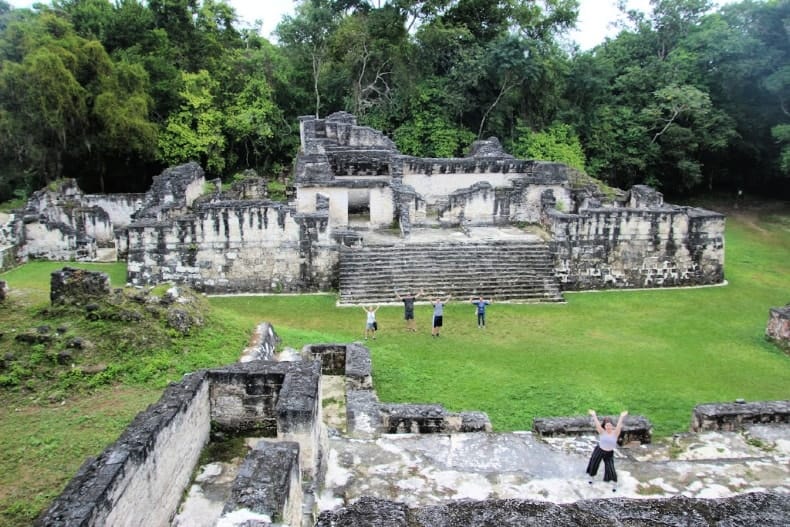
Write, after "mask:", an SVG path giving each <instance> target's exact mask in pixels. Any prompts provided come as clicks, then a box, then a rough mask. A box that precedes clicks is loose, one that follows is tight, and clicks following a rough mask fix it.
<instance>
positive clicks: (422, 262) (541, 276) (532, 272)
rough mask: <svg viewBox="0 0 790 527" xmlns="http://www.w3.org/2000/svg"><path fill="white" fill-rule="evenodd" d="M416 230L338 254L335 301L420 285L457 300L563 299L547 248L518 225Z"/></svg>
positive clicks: (384, 295)
mask: <svg viewBox="0 0 790 527" xmlns="http://www.w3.org/2000/svg"><path fill="white" fill-rule="evenodd" d="M450 232H451V233H452V234H451V236H448V235H447V231H443V232H442V233H441V237H442V240H434V239H432V238H435V237H437V236H439V234H437V233H434V232H433V231H432V230H431V229H425V230H421V231H419V232H414V233H412V235H410V236H409V238H408V239H406V240H397V239H396V238H395V237H388V236H386V235H383V234H381V233H379V234H377V235H375V236H366V239H365V243H364V244H360V245H359V246H356V245H355V246H351V247H344V248H343V249H342V251H341V253H340V277H339V280H340V284H339V289H340V303H341V304H360V303H371V304H375V303H386V302H392V301H393V298H394V297H395V292H398V293H400V294H405V293H407V292H417V291H420V290H424V291H425V294H426V295H438V296H445V295H450V294H451V295H453V296H454V297H456V298H464V297H469V296H471V295H481V296H483V297H485V298H494V299H496V300H498V301H516V302H562V301H563V298H562V295H561V293H560V289H559V284H558V283H557V280H556V278H555V277H554V274H553V261H552V256H551V254H550V251H549V248H548V246H547V245H546V244H545V243H544V242H542V241H541V240H540V239H539V238H538V237H537V236H535V235H531V234H527V233H524V232H522V231H519V230H518V229H494V228H472V229H467V230H466V231H465V232H463V231H450Z"/></svg>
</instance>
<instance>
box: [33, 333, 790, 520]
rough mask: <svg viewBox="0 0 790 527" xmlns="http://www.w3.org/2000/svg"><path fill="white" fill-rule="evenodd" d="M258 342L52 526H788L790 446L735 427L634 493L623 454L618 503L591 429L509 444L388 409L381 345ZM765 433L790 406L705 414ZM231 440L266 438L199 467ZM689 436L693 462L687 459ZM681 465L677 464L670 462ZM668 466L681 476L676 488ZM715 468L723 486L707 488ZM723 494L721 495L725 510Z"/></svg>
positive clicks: (707, 422)
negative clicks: (598, 463)
mask: <svg viewBox="0 0 790 527" xmlns="http://www.w3.org/2000/svg"><path fill="white" fill-rule="evenodd" d="M256 335H257V336H256V338H254V339H252V342H253V345H252V346H251V347H250V348H248V349H246V350H244V352H243V353H242V358H241V361H240V362H239V363H236V364H233V365H229V366H226V367H222V368H215V369H210V370H203V371H199V372H195V373H192V374H189V375H187V376H185V377H184V378H183V379H182V380H181V381H180V382H178V383H174V384H171V385H170V386H169V387H168V388H167V389H166V390H165V393H164V394H163V396H162V397H161V399H160V400H159V401H158V402H157V403H155V404H153V405H151V406H150V407H149V408H148V409H147V410H146V411H145V412H142V413H141V414H139V415H138V416H137V417H136V418H135V420H134V421H133V422H132V423H131V425H130V426H129V427H128V428H127V429H126V430H125V431H124V433H123V434H122V435H121V437H120V438H119V439H118V440H117V441H116V442H115V443H113V444H112V445H110V446H109V447H108V448H107V449H106V450H105V451H104V452H103V453H102V454H101V455H99V456H98V457H97V458H95V459H89V460H88V461H86V463H85V464H84V465H83V466H82V467H81V468H80V470H79V471H78V473H77V475H76V476H75V477H74V478H73V479H72V480H71V482H70V483H69V484H68V485H67V487H66V489H65V490H64V491H63V493H62V494H61V495H60V496H59V497H57V498H56V499H55V500H54V502H53V503H52V505H51V506H50V507H49V509H48V510H47V511H45V512H44V513H43V514H42V515H41V516H40V517H39V518H38V520H37V522H36V525H40V526H47V527H57V526H63V527H66V526H69V527H72V526H76V525H80V526H86V527H87V526H100V525H113V526H129V527H137V526H139V525H146V526H151V527H154V526H162V527H166V526H173V527H183V526H189V527H197V526H200V527H202V526H207V527H209V526H224V527H231V526H233V527H252V526H260V527H264V526H270V525H273V526H290V527H313V526H320V527H330V526H339V525H348V526H353V525H359V526H363V525H370V526H377V527H378V526H382V527H383V526H391V527H416V526H424V527H437V526H446V527H465V526H469V525H497V526H501V527H521V526H523V525H553V526H558V527H565V526H569V527H570V526H587V525H600V526H612V527H614V526H618V525H622V524H623V523H622V521H621V520H622V519H623V518H628V521H629V522H630V523H629V524H633V525H659V524H660V525H672V526H700V527H703V526H709V525H724V524H726V525H763V526H765V527H779V526H784V525H786V520H787V517H788V515H790V487H789V486H788V478H787V474H788V470H787V467H785V468H784V471H783V469H782V459H784V460H785V463H784V464H785V465H786V456H787V454H788V453H790V451H788V450H787V448H786V445H785V444H784V443H783V442H782V441H783V440H781V439H776V441H775V443H771V445H772V446H771V448H770V449H769V450H770V452H771V454H770V455H767V454H766V452H762V453H760V451H759V449H757V448H754V447H748V448H751V450H749V451H746V452H743V451H741V452H738V451H736V450H734V449H731V447H730V445H729V444H728V441H733V440H736V441H737V437H739V436H738V435H737V434H734V433H731V435H730V436H729V437H728V438H727V439H726V441H725V440H721V439H717V445H716V449H714V450H717V451H721V452H722V456H723V458H724V459H725V461H723V462H720V463H719V464H716V465H714V466H712V467H710V466H707V465H705V464H696V465H688V464H687V463H686V464H684V463H682V462H681V463H678V462H677V461H676V462H671V461H667V459H664V460H656V461H655V463H652V464H651V462H650V461H641V462H639V469H638V470H639V473H640V476H641V475H642V474H644V476H642V477H643V478H644V479H643V481H637V480H634V481H635V483H633V484H632V483H630V480H631V479H633V478H632V477H631V476H630V474H629V465H628V464H627V463H625V462H623V461H622V460H621V461H620V462H619V464H620V467H619V468H618V471H619V472H621V481H622V484H623V485H624V487H623V489H622V492H623V494H624V497H621V498H618V499H615V500H601V499H600V498H602V497H604V498H608V497H611V496H612V495H611V493H609V489H608V486H607V488H606V489H605V492H606V493H607V494H608V495H603V496H601V495H600V489H595V488H594V487H593V486H591V485H588V484H587V483H586V482H585V481H584V480H586V478H581V477H579V475H578V474H577V473H581V471H582V468H583V466H584V459H585V457H584V456H585V455H586V454H587V452H588V451H589V449H590V444H592V443H593V442H594V429H593V426H592V423H591V421H590V420H589V419H586V418H583V417H567V418H549V419H536V420H535V426H534V431H533V432H532V433H529V432H522V433H515V434H496V433H492V432H491V425H490V423H489V421H488V417H487V416H486V415H485V414H484V413H481V412H461V413H453V412H449V411H447V410H446V409H445V408H443V407H442V406H441V405H437V404H388V403H384V402H381V401H380V400H379V399H378V396H377V395H376V392H375V389H374V387H373V382H372V377H371V361H370V353H369V350H368V349H367V348H366V347H364V346H362V345H361V344H359V343H349V344H341V343H335V344H316V345H308V346H305V348H304V349H303V350H301V351H300V352H291V353H289V354H283V353H275V351H274V350H275V349H276V347H277V336H276V334H275V332H274V329H273V328H272V327H271V326H270V325H268V324H261V325H260V326H259V327H258V328H257V330H256ZM330 380H332V381H333V382H335V384H337V385H338V386H339V396H340V398H341V399H342V401H343V403H342V404H343V407H344V408H345V416H344V419H340V420H337V419H335V420H334V426H330V425H328V424H327V421H328V419H327V418H326V416H325V415H324V413H325V412H326V411H327V410H325V408H327V405H326V403H327V400H326V399H325V395H324V394H325V393H326V392H325V390H324V386H323V385H324V384H325V383H327V382H330ZM338 381H339V382H338ZM336 395H337V394H336ZM749 426H768V427H778V428H776V430H778V434H779V435H778V436H776V435H774V436H771V435H770V434H769V435H764V436H761V437H781V436H782V435H783V434H786V431H787V430H788V427H789V426H790V401H769V402H761V403H732V404H718V405H702V406H700V407H698V408H697V409H695V411H694V427H695V429H697V430H743V429H744V428H746V427H749ZM651 428H652V426H651V424H650V422H649V421H648V420H647V419H645V418H644V417H642V416H629V417H628V419H627V420H626V423H625V427H624V430H623V434H622V436H621V438H620V440H621V441H622V442H623V447H624V448H625V445H626V443H627V444H629V445H630V448H634V449H637V450H639V449H640V448H644V447H645V445H648V446H649V444H650V442H651ZM752 431H754V432H756V431H757V429H756V428H752ZM217 434H240V435H243V436H247V437H249V438H250V439H251V442H250V443H249V449H248V450H247V452H246V455H245V456H244V459H243V460H242V461H241V462H240V464H239V465H238V467H237V468H236V469H235V471H233V472H229V473H228V475H223V474H222V472H223V471H225V470H226V469H224V468H221V467H220V468H216V467H217V465H214V468H212V465H208V466H202V467H200V469H199V470H197V468H198V467H197V465H198V462H199V460H200V458H201V452H202V451H203V449H204V447H205V446H206V445H207V444H208V443H209V442H210V441H211V440H212V437H214V436H216V435H217ZM763 434H765V432H763ZM558 436H566V437H567V436H571V437H575V436H579V437H580V441H581V445H582V446H583V448H584V454H581V455H577V454H573V453H565V454H563V453H561V452H558V451H557V450H556V449H553V448H552V447H551V446H550V441H552V440H555V438H556V437H558ZM755 437H758V436H755ZM253 438H254V439H253ZM673 441H675V443H674V446H673V448H674V451H675V454H674V455H675V456H676V457H677V456H680V455H681V454H682V453H683V450H684V448H683V447H682V446H681V444H680V442H679V440H673ZM685 441H686V442H688V443H689V444H690V447H689V448H690V452H691V453H692V454H693V451H694V449H699V448H700V446H701V443H700V441H701V437H700V436H697V435H694V436H693V437H691V438H690V439H689V438H687V439H685ZM634 445H636V446H634ZM783 445H784V446H783ZM743 448H745V446H744V447H741V450H743ZM744 454H745V456H746V457H744V459H743V460H738V459H735V460H733V459H732V458H733V456H735V457H736V458H737V457H740V456H743V455H744ZM697 457H698V454H697ZM672 463H675V464H677V465H678V466H676V467H672V468H669V467H668V465H671V464H672ZM777 463H778V464H777ZM543 465H547V466H543ZM651 465H652V466H651ZM734 468H735V469H737V470H739V471H741V472H739V474H744V475H745V474H748V477H749V479H750V480H753V485H752V486H751V487H744V480H743V477H742V476H738V477H737V478H735V477H733V476H729V479H730V480H731V481H730V482H729V483H726V480H727V479H728V476H727V473H731V472H732V471H733V469H734ZM654 471H655V473H654ZM662 471H663V472H662ZM669 472H674V473H675V474H676V475H675V476H674V477H675V478H676V479H675V480H670V481H666V482H665V483H660V482H661V480H662V479H664V478H667V475H668V473H669ZM661 474H663V475H664V478H662V477H656V475H661ZM711 474H713V475H714V478H716V479H715V481H711V482H707V480H708V478H709V477H710V475H711ZM212 475H213V476H222V477H224V478H225V479H227V481H226V482H225V484H224V486H223V485H214V486H212V487H209V486H208V483H207V482H208V480H210V479H211V477H212ZM222 477H220V478H218V479H222ZM737 480H740V482H739V481H737ZM558 482H559V483H558ZM725 483H726V484H727V485H729V486H733V489H730V488H725V487H724V486H723V485H724V484H725ZM536 485H538V486H539V485H543V487H542V488H543V489H544V490H545V492H547V493H549V494H548V495H543V492H542V491H538V492H537V496H539V497H538V499H535V498H534V497H533V498H532V499H525V498H524V495H530V496H535V495H536ZM632 485H633V487H634V488H633V490H631V491H629V486H632ZM661 485H664V486H665V488H663V489H662V488H661ZM679 485H687V488H685V489H680V488H677V487H678V486H679ZM563 486H564V487H563ZM574 486H575V488H574ZM706 486H707V489H706ZM538 488H541V487H538ZM711 491H715V492H717V493H719V495H721V496H722V497H721V498H720V499H710V497H711V496H712V494H711ZM722 491H723V492H722ZM596 492H598V494H596ZM695 492H696V493H700V494H701V495H702V496H705V497H704V498H697V497H694V494H695ZM585 493H586V494H585ZM475 496H476V499H473V498H474V497H475ZM666 496H673V497H672V499H665V497H666ZM592 499H595V500H594V501H592Z"/></svg>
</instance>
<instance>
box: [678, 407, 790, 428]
mask: <svg viewBox="0 0 790 527" xmlns="http://www.w3.org/2000/svg"><path fill="white" fill-rule="evenodd" d="M762 423H790V400H789V401H756V402H733V403H708V404H699V405H697V406H695V407H694V411H693V413H692V415H691V430H692V431H694V432H699V431H703V430H725V431H733V430H741V429H742V428H743V427H744V425H748V424H762Z"/></svg>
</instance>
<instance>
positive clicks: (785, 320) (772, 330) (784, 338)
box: [765, 304, 790, 351]
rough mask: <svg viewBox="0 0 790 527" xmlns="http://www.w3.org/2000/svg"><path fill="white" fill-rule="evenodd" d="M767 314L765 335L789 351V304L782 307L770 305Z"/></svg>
mask: <svg viewBox="0 0 790 527" xmlns="http://www.w3.org/2000/svg"><path fill="white" fill-rule="evenodd" d="M768 315H769V316H768V324H767V325H766V327H765V337H766V338H767V339H768V340H770V341H773V342H775V343H776V344H777V345H778V346H779V347H781V348H783V349H785V350H788V351H790V304H787V305H786V306H784V307H772V308H771V309H770V310H769V312H768Z"/></svg>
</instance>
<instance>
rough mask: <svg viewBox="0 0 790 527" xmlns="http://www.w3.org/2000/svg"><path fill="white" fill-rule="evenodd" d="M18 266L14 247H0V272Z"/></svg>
mask: <svg viewBox="0 0 790 527" xmlns="http://www.w3.org/2000/svg"><path fill="white" fill-rule="evenodd" d="M18 264H19V259H18V258H17V248H16V246H14V245H8V246H5V247H0V272H2V271H7V270H8V269H11V268H12V267H15V266H17V265H18Z"/></svg>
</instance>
